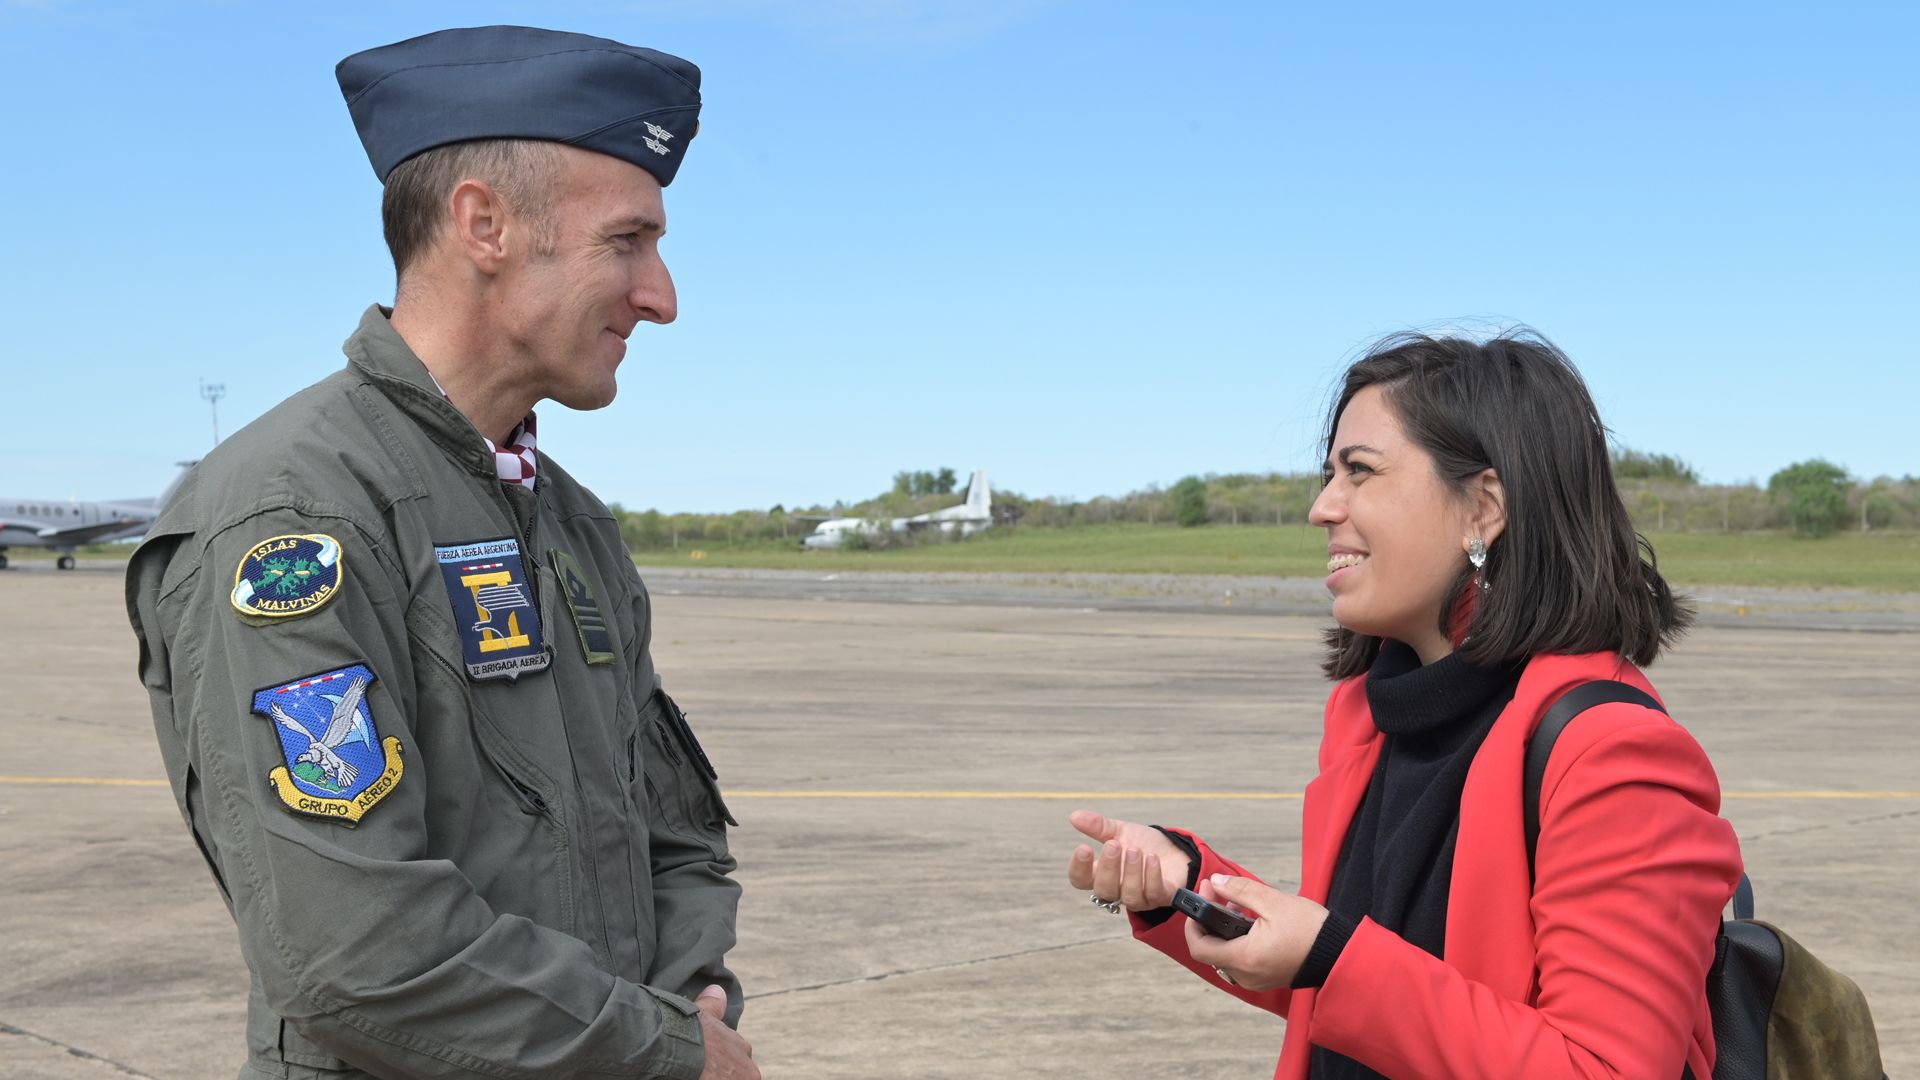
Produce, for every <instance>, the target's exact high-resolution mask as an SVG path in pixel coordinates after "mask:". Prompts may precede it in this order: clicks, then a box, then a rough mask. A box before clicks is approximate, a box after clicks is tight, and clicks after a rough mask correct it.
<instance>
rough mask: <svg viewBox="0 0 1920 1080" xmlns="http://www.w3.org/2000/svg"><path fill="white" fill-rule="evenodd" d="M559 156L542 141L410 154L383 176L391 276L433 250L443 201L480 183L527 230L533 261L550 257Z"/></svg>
mask: <svg viewBox="0 0 1920 1080" xmlns="http://www.w3.org/2000/svg"><path fill="white" fill-rule="evenodd" d="M559 174H560V155H559V154H558V153H556V152H555V151H554V144H553V143H550V142H547V141H545V140H542V139H469V140H467V141H466V142H456V143H448V144H446V145H445V146H436V147H434V148H433V149H431V150H427V151H423V152H421V153H418V154H415V155H414V156H412V157H410V158H408V159H407V160H405V161H403V162H401V163H400V164H399V165H396V166H394V169H393V171H392V172H390V173H388V174H387V190H386V194H385V195H384V196H383V197H382V198H381V200H380V221H381V225H382V226H383V227H384V228H385V230H386V235H387V250H388V251H390V252H392V253H393V272H394V274H395V275H396V276H400V275H404V274H405V273H406V272H407V267H408V266H411V265H412V264H413V262H414V260H416V259H418V258H419V257H420V256H421V255H423V254H425V253H426V252H427V250H428V249H429V248H431V247H432V246H433V241H434V237H435V236H436V235H438V234H439V232H440V228H441V226H442V225H444V224H446V223H447V200H448V199H449V198H450V197H451V196H452V195H453V189H454V188H456V187H458V186H460V184H461V183H462V182H463V181H466V180H480V181H483V182H485V183H486V184H487V185H488V186H489V187H491V188H493V190H494V191H495V192H496V193H498V194H499V196H500V197H501V198H502V199H504V200H506V203H507V207H508V208H509V209H510V210H512V211H513V213H514V214H515V215H516V216H518V217H519V218H521V219H522V220H524V221H526V222H527V223H528V224H530V225H531V226H532V228H533V251H534V254H536V255H551V254H553V242H554V236H553V215H554V208H555V204H556V202H557V201H558V200H557V194H558V192H557V189H558V186H559V185H558V178H559Z"/></svg>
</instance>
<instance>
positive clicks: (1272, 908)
mask: <svg viewBox="0 0 1920 1080" xmlns="http://www.w3.org/2000/svg"><path fill="white" fill-rule="evenodd" d="M1212 885H1213V889H1212V892H1213V895H1212V896H1210V897H1208V899H1210V900H1214V901H1216V902H1218V901H1225V902H1227V903H1229V904H1235V905H1238V906H1239V907H1241V908H1244V909H1246V911H1247V912H1248V913H1250V914H1251V915H1253V917H1254V918H1261V917H1263V916H1271V915H1273V914H1275V913H1276V907H1277V906H1279V905H1284V904H1285V902H1286V901H1285V899H1284V897H1285V894H1284V893H1282V892H1280V891H1279V890H1278V889H1275V888H1273V887H1271V886H1268V885H1263V884H1261V883H1260V882H1258V881H1255V880H1253V879H1252V878H1243V877H1234V876H1232V875H1230V874H1215V875H1213V880H1212ZM1276 901H1278V902H1279V903H1278V905H1276Z"/></svg>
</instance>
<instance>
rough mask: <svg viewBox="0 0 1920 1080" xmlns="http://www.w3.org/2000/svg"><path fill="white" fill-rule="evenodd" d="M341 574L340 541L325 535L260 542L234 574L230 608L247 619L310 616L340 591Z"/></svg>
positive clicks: (242, 559) (343, 564)
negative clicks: (231, 606)
mask: <svg viewBox="0 0 1920 1080" xmlns="http://www.w3.org/2000/svg"><path fill="white" fill-rule="evenodd" d="M345 572H346V564H345V562H344V561H343V560H342V559H341V556H340V544H339V542H337V541H336V540H334V538H333V537H331V536H328V535H326V534H325V533H308V534H304V535H299V536H276V537H274V538H273V539H271V540H262V541H261V542H260V543H258V544H255V545H254V546H253V547H252V548H251V549H250V550H248V552H247V553H246V555H244V556H242V557H241V559H240V567H239V569H237V570H235V571H234V572H233V609H234V610H235V611H238V612H239V613H240V614H242V615H244V616H248V617H249V618H252V619H290V618H294V617H296V616H299V615H311V614H313V613H314V612H316V611H319V610H320V609H321V608H323V607H325V606H326V605H327V602H328V601H329V600H332V599H333V598H334V597H336V596H338V595H340V581H341V576H342V575H343V574H344V573H345Z"/></svg>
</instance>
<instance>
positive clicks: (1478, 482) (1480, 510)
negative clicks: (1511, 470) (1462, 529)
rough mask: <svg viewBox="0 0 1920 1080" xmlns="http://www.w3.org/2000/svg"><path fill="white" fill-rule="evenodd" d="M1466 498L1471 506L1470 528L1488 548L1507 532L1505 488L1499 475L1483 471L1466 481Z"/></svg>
mask: <svg viewBox="0 0 1920 1080" xmlns="http://www.w3.org/2000/svg"><path fill="white" fill-rule="evenodd" d="M1467 498H1468V499H1469V500H1471V503H1472V506H1473V517H1472V522H1471V528H1472V529H1473V530H1474V531H1473V535H1475V536H1478V537H1479V538H1480V539H1481V540H1482V541H1484V542H1485V543H1486V544H1487V546H1488V547H1492V546H1493V542H1494V541H1495V540H1497V539H1499V537H1500V534H1501V533H1503V532H1506V531H1507V486H1506V485H1505V484H1502V483H1501V482H1500V474H1499V473H1497V472H1494V471H1493V470H1492V469H1484V470H1482V471H1481V473H1480V475H1478V476H1475V477H1473V478H1472V479H1470V480H1468V481H1467Z"/></svg>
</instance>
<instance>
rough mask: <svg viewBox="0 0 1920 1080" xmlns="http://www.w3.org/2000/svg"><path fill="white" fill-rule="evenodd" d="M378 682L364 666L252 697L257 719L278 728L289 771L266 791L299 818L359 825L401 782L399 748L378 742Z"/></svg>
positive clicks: (395, 742)
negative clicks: (371, 694)
mask: <svg viewBox="0 0 1920 1080" xmlns="http://www.w3.org/2000/svg"><path fill="white" fill-rule="evenodd" d="M376 681H378V679H377V677H376V676H375V675H374V673H373V671H372V670H371V669H369V668H368V667H367V665H365V664H351V665H349V666H347V667H343V668H335V669H334V670H332V671H322V672H320V673H318V674H315V675H307V676H304V677H302V678H298V679H295V680H293V681H292V682H287V683H279V684H276V685H274V686H269V687H267V688H266V689H264V690H259V691H256V692H255V693H254V695H253V711H254V712H257V713H259V714H260V715H261V716H264V717H266V718H267V719H268V720H270V721H272V723H273V730H274V733H275V734H276V735H278V736H279V737H280V754H281V757H283V758H284V759H285V764H282V765H276V766H274V768H273V769H272V770H270V771H269V772H268V773H267V784H268V786H269V787H271V788H272V789H273V793H274V794H275V795H278V796H280V801H281V802H283V803H286V804H287V809H289V810H292V811H293V812H294V813H297V814H308V815H311V816H313V817H319V818H326V819H327V820H329V821H338V822H342V823H344V824H347V825H355V824H358V823H359V821H360V819H361V818H362V817H364V816H365V815H366V812H367V811H368V810H371V809H373V806H374V804H375V803H377V802H379V801H380V800H381V799H384V798H386V797H387V795H388V793H389V792H391V791H393V788H394V785H396V784H398V783H399V782H400V772H401V760H400V758H401V751H400V740H399V739H396V738H394V737H392V736H388V737H387V738H385V739H382V738H381V737H380V731H379V729H378V728H376V727H374V724H373V703H372V702H371V701H369V700H368V698H367V691H368V690H369V689H371V688H372V686H373V684H374V683H375V682H376Z"/></svg>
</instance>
